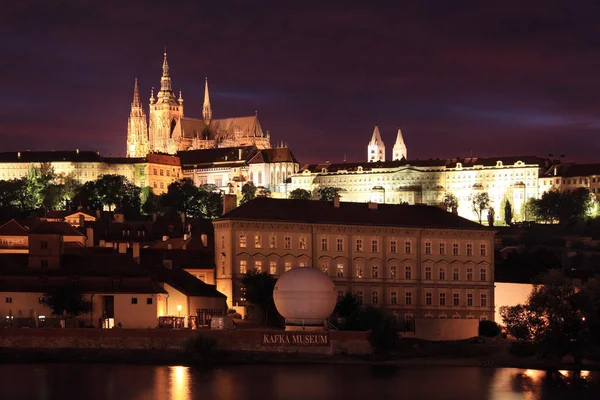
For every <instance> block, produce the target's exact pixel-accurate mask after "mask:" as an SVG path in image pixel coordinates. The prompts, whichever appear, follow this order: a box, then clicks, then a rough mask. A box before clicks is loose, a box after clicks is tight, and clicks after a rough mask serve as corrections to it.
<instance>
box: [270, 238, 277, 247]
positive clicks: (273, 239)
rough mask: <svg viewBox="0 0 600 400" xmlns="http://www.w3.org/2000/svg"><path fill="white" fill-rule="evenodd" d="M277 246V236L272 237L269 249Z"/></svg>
mask: <svg viewBox="0 0 600 400" xmlns="http://www.w3.org/2000/svg"><path fill="white" fill-rule="evenodd" d="M276 246H277V244H276V242H275V236H270V237H269V247H270V248H272V249H274V248H275V247H276Z"/></svg>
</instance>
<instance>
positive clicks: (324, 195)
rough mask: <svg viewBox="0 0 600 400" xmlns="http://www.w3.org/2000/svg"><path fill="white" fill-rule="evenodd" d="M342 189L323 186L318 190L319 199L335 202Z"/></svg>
mask: <svg viewBox="0 0 600 400" xmlns="http://www.w3.org/2000/svg"><path fill="white" fill-rule="evenodd" d="M341 191H342V188H338V187H331V186H323V187H321V188H319V189H317V198H318V199H319V200H323V201H333V198H334V197H335V196H340V192H341ZM340 197H341V196H340Z"/></svg>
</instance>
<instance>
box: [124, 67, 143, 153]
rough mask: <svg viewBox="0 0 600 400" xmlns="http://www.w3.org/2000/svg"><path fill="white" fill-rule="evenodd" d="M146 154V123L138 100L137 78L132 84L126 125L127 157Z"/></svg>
mask: <svg viewBox="0 0 600 400" xmlns="http://www.w3.org/2000/svg"><path fill="white" fill-rule="evenodd" d="M147 154H148V125H147V123H146V113H145V112H144V108H143V107H142V103H141V101H140V90H139V87H138V80H137V78H135V84H134V86H133V101H132V102H131V111H130V112H129V123H128V125H127V157H146V155H147Z"/></svg>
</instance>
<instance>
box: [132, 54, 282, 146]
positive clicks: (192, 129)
mask: <svg viewBox="0 0 600 400" xmlns="http://www.w3.org/2000/svg"><path fill="white" fill-rule="evenodd" d="M148 107H149V118H148V120H147V119H146V113H145V111H144V108H143V106H142V103H141V100H140V93H139V87H138V81H137V79H136V80H135V84H134V90H133V101H132V103H131V111H130V114H129V124H128V128H127V157H145V156H146V155H147V154H148V153H167V154H175V153H177V152H178V151H186V150H198V149H212V148H217V147H236V146H256V147H257V148H259V149H268V148H270V147H271V143H270V135H269V133H268V132H264V131H263V130H262V128H261V125H260V123H259V121H258V116H257V115H256V113H255V115H250V116H243V117H235V118H224V119H215V118H213V114H212V107H211V104H210V96H209V92H208V78H207V79H206V80H205V85H204V104H203V107H202V118H189V117H185V116H184V106H183V97H182V93H181V91H180V92H179V96H176V95H175V93H174V92H173V87H172V82H171V75H170V72H169V64H168V62H167V53H166V52H165V53H164V58H163V65H162V76H161V79H160V90H159V91H158V92H157V94H156V97H155V96H154V88H153V89H152V91H151V94H150V103H149V106H148Z"/></svg>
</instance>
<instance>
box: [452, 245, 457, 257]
mask: <svg viewBox="0 0 600 400" xmlns="http://www.w3.org/2000/svg"><path fill="white" fill-rule="evenodd" d="M452 255H453V256H457V255H458V243H452Z"/></svg>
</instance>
